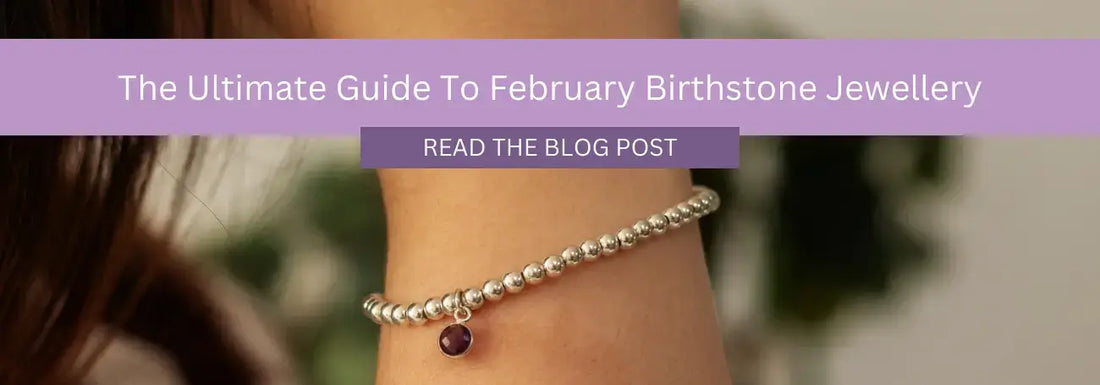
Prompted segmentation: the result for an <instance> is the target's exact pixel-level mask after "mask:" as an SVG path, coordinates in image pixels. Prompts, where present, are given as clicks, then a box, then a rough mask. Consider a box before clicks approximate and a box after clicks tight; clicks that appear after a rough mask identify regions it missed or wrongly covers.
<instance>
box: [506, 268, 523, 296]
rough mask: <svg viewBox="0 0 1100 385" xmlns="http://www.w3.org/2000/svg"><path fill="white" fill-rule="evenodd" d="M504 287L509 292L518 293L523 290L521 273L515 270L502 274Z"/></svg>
mask: <svg viewBox="0 0 1100 385" xmlns="http://www.w3.org/2000/svg"><path fill="white" fill-rule="evenodd" d="M503 282H504V289H505V290H508V292H509V293H519V292H521V291H523V285H524V284H525V282H523V275H522V274H520V273H517V272H514V271H513V272H511V273H508V274H505V275H504V280H503Z"/></svg>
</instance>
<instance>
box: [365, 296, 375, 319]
mask: <svg viewBox="0 0 1100 385" xmlns="http://www.w3.org/2000/svg"><path fill="white" fill-rule="evenodd" d="M377 301H378V300H377V299H375V298H374V296H370V297H367V298H364V299H363V315H364V316H367V318H370V309H371V308H372V307H374V305H375V304H377V303H378V302H377Z"/></svg>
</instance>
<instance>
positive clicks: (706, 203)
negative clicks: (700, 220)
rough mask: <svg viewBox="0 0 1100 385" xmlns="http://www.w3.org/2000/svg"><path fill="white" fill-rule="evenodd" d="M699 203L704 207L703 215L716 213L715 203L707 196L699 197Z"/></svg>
mask: <svg viewBox="0 0 1100 385" xmlns="http://www.w3.org/2000/svg"><path fill="white" fill-rule="evenodd" d="M699 202H700V203H702V205H703V215H706V214H710V213H711V212H713V211H714V202H712V201H711V200H710V198H709V197H707V196H706V195H701V196H699Z"/></svg>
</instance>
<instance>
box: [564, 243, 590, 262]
mask: <svg viewBox="0 0 1100 385" xmlns="http://www.w3.org/2000/svg"><path fill="white" fill-rule="evenodd" d="M561 258H562V259H564V260H565V263H566V264H569V265H576V264H578V263H581V261H583V260H584V252H583V251H581V249H580V248H579V247H576V246H569V247H566V248H565V250H563V251H562V252H561Z"/></svg>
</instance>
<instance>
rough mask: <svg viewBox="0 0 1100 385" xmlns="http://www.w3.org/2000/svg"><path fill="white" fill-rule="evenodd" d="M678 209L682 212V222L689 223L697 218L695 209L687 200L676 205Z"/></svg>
mask: <svg viewBox="0 0 1100 385" xmlns="http://www.w3.org/2000/svg"><path fill="white" fill-rule="evenodd" d="M676 211H679V212H680V223H688V222H691V220H692V219H695V209H694V208H692V207H691V205H689V204H687V202H684V203H680V204H678V205H676Z"/></svg>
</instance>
